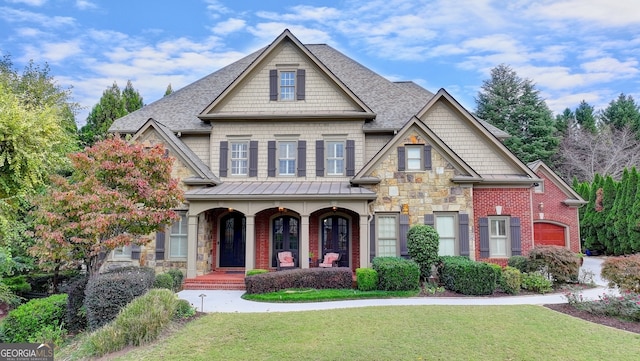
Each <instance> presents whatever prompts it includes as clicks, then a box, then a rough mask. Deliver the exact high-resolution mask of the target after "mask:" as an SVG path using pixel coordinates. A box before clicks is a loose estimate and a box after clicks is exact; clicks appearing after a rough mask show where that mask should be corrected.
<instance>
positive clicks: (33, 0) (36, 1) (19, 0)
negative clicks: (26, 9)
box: [6, 0, 47, 6]
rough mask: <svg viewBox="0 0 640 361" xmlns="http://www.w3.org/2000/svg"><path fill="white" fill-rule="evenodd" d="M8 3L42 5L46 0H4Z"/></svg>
mask: <svg viewBox="0 0 640 361" xmlns="http://www.w3.org/2000/svg"><path fill="white" fill-rule="evenodd" d="M6 1H7V2H8V3H13V4H25V5H29V6H42V5H44V4H45V3H46V2H47V0H6Z"/></svg>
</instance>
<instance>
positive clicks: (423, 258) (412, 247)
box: [407, 224, 440, 280]
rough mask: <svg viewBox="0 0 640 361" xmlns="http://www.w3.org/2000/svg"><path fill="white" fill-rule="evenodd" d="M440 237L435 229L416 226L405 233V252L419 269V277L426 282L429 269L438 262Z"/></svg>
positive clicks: (429, 272)
mask: <svg viewBox="0 0 640 361" xmlns="http://www.w3.org/2000/svg"><path fill="white" fill-rule="evenodd" d="M438 247H440V236H439V235H438V232H437V231H436V229H435V228H433V227H431V226H429V225H425V224H416V225H414V226H412V227H411V228H410V229H409V232H407V251H408V252H409V256H410V257H411V259H412V260H414V261H415V262H416V263H417V264H418V266H419V267H420V276H421V277H422V279H423V280H426V279H428V278H429V276H431V267H432V266H433V265H435V264H436V263H437V262H438Z"/></svg>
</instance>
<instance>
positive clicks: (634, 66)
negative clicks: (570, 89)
mask: <svg viewBox="0 0 640 361" xmlns="http://www.w3.org/2000/svg"><path fill="white" fill-rule="evenodd" d="M581 67H582V68H583V69H584V70H585V71H587V72H590V73H608V74H610V75H611V76H614V77H616V78H620V77H623V78H627V77H632V76H635V75H637V74H638V72H639V70H638V61H637V60H635V59H632V60H627V61H624V62H621V61H619V60H618V59H615V58H612V57H606V58H600V59H597V60H594V61H590V62H586V63H583V64H582V65H581Z"/></svg>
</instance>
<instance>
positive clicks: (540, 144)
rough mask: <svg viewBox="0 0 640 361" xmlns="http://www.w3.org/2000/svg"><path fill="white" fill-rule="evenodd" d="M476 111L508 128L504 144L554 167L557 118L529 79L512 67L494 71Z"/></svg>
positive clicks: (524, 156)
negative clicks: (507, 135) (519, 74)
mask: <svg viewBox="0 0 640 361" xmlns="http://www.w3.org/2000/svg"><path fill="white" fill-rule="evenodd" d="M476 106H477V108H476V114H477V115H478V117H480V118H481V119H484V120H486V121H488V122H489V123H491V124H493V125H494V126H496V127H498V128H500V129H502V130H504V131H506V132H507V133H509V134H510V135H511V138H508V139H506V140H505V142H504V144H505V145H506V146H507V148H509V150H511V151H512V152H513V153H514V154H515V155H516V156H518V158H520V159H521V160H522V161H524V162H531V161H534V160H537V159H541V160H543V161H544V162H545V163H547V164H548V165H549V166H553V164H554V161H553V156H554V155H555V154H556V153H557V150H558V144H559V142H560V140H559V138H558V136H557V134H556V133H557V130H556V128H555V120H554V119H553V117H552V114H551V111H550V110H549V108H548V107H547V105H546V103H545V102H544V100H543V99H542V98H541V97H540V93H539V91H538V90H536V89H535V86H534V84H533V83H532V81H531V80H529V79H522V78H520V77H519V76H518V75H517V74H516V72H515V71H514V70H512V69H511V68H510V67H509V66H507V65H504V64H501V65H498V66H497V67H495V68H493V69H492V70H491V79H489V80H485V81H484V82H483V85H482V90H481V91H480V92H479V93H478V98H477V99H476Z"/></svg>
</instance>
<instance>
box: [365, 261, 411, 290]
mask: <svg viewBox="0 0 640 361" xmlns="http://www.w3.org/2000/svg"><path fill="white" fill-rule="evenodd" d="M372 267H373V269H374V270H375V271H376V272H377V273H378V289H380V290H383V291H410V290H417V289H418V288H420V267H419V266H418V264H417V263H416V262H415V261H413V260H407V259H404V258H401V257H376V258H374V259H373V262H372Z"/></svg>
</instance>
